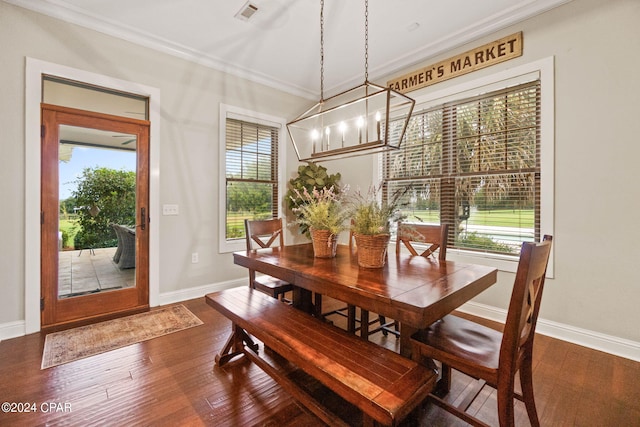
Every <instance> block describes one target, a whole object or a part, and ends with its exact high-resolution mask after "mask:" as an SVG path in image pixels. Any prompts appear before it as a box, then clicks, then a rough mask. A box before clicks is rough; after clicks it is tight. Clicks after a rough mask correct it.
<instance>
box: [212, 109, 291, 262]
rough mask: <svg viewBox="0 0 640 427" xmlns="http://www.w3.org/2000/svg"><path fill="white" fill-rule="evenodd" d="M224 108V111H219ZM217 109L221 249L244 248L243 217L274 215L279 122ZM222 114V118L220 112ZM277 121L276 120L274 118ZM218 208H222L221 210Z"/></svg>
mask: <svg viewBox="0 0 640 427" xmlns="http://www.w3.org/2000/svg"><path fill="white" fill-rule="evenodd" d="M223 110H224V111H223ZM238 111H240V110H237V109H234V108H232V107H225V106H223V107H222V108H221V125H223V126H221V127H222V128H223V132H224V137H222V136H221V139H220V140H221V142H223V145H224V152H221V161H222V162H223V163H224V168H221V170H224V172H225V173H224V177H221V178H222V187H221V195H224V199H222V197H221V207H224V211H223V226H222V227H221V236H222V238H221V243H220V250H221V252H227V251H232V250H241V249H244V248H245V231H244V220H245V219H267V218H277V217H278V213H279V212H278V206H279V194H280V179H279V175H278V162H279V152H280V149H279V140H280V129H281V128H282V123H280V122H274V121H272V120H273V119H272V120H271V121H270V120H265V119H264V116H261V115H259V114H257V113H251V112H242V113H240V114H239V113H238ZM223 113H224V117H223V116H222V114H223ZM275 120H279V119H275ZM221 211H222V209H221Z"/></svg>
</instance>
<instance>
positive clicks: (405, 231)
mask: <svg viewBox="0 0 640 427" xmlns="http://www.w3.org/2000/svg"><path fill="white" fill-rule="evenodd" d="M448 232H449V226H448V224H441V225H429V224H404V223H402V222H399V223H398V234H397V238H396V254H400V250H401V249H402V245H404V246H405V247H406V248H407V249H408V250H409V252H411V255H415V256H418V255H419V256H423V257H428V256H429V255H431V254H432V253H434V252H435V251H437V250H438V249H439V253H438V259H439V260H440V261H444V260H445V259H447V233H448ZM411 242H417V243H427V244H431V246H429V247H428V248H427V249H426V250H425V251H424V252H422V253H418V251H416V249H415V248H414V247H413V245H412V244H411Z"/></svg>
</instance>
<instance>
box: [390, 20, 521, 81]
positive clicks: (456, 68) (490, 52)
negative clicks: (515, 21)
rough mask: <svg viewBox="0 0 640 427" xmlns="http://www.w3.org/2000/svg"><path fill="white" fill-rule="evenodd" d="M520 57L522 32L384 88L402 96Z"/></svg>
mask: <svg viewBox="0 0 640 427" xmlns="http://www.w3.org/2000/svg"><path fill="white" fill-rule="evenodd" d="M521 55H522V31H521V32H519V33H515V34H512V35H510V36H508V37H503V38H501V39H500V40H496V41H494V42H491V43H487V44H485V45H483V46H480V47H477V48H475V49H472V50H469V51H467V52H465V53H462V54H460V55H457V56H454V57H452V58H449V59H445V60H444V61H440V62H438V63H437V64H433V65H431V66H428V67H424V68H420V69H419V70H416V71H413V72H411V73H409V74H405V75H404V76H401V77H398V78H396V79H393V80H389V81H388V82H387V86H388V87H390V88H391V89H393V90H396V91H398V92H401V93H406V92H411V91H413V90H417V89H421V88H423V87H427V86H430V85H432V84H435V83H439V82H442V81H445V80H448V79H452V78H454V77H458V76H461V75H463V74H467V73H470V72H472V71H475V70H480V69H482V68H485V67H489V66H491V65H495V64H499V63H501V62H504V61H508V60H509V59H513V58H517V57H518V56H521Z"/></svg>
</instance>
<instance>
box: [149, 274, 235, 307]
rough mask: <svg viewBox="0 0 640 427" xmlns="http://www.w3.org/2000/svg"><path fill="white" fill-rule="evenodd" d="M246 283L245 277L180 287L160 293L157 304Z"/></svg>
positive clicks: (188, 298) (171, 302) (202, 294)
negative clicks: (191, 286) (193, 286)
mask: <svg viewBox="0 0 640 427" xmlns="http://www.w3.org/2000/svg"><path fill="white" fill-rule="evenodd" d="M242 285H247V278H246V277H245V278H242V279H236V280H228V281H226V282H218V283H212V284H209V285H204V286H198V287H196V288H188V289H182V290H179V291H173V292H166V293H161V294H160V297H159V298H158V299H159V302H160V304H159V305H167V304H173V303H176V302H180V301H186V300H190V299H194V298H200V297H204V296H205V295H206V294H208V293H211V292H217V291H221V290H223V289H229V288H235V287H237V286H242Z"/></svg>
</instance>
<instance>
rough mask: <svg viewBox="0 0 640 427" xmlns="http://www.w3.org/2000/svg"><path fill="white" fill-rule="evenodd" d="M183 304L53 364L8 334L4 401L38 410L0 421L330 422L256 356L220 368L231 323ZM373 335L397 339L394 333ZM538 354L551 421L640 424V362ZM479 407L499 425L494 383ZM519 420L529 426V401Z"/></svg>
mask: <svg viewBox="0 0 640 427" xmlns="http://www.w3.org/2000/svg"><path fill="white" fill-rule="evenodd" d="M183 304H184V305H185V306H186V307H188V308H189V309H190V310H191V311H193V313H195V314H196V315H197V316H198V317H199V318H200V319H202V321H203V322H204V325H202V326H197V327H194V328H191V329H188V330H185V331H181V332H177V333H173V334H170V335H167V336H164V337H160V338H156V339H153V340H150V341H147V342H143V343H139V344H135V345H132V346H129V347H125V348H122V349H119V350H114V351H111V352H108V353H104V354H100V355H97V356H93V357H89V358H86V359H83V360H79V361H75V362H71V363H68V364H65V365H61V366H57V367H54V368H50V369H46V370H40V363H41V357H42V349H43V344H44V335H43V334H40V333H36V334H31V335H27V336H24V337H19V338H14V339H10V340H5V341H2V342H0V402H9V403H15V404H16V405H13V409H21V410H26V409H25V408H28V409H29V410H32V412H29V413H6V412H4V411H0V426H23V425H24V426H44V425H47V426H91V425H107V426H134V425H141V426H180V425H188V426H274V427H275V426H321V425H322V423H321V422H320V421H319V420H318V419H317V418H315V417H314V416H313V415H310V414H309V413H308V412H307V411H306V410H304V409H301V408H300V407H298V405H297V404H296V402H295V401H294V400H293V399H292V398H291V397H290V396H288V395H287V394H286V393H285V392H284V391H283V390H282V389H281V388H280V387H279V386H278V385H277V384H276V383H275V382H274V381H273V380H272V379H271V378H270V377H269V376H267V375H266V374H265V373H263V372H262V371H261V370H260V369H259V368H257V367H256V366H255V365H253V364H251V363H249V362H248V361H246V360H243V359H240V360H237V361H234V362H232V363H230V364H229V365H227V366H225V367H224V369H220V368H217V367H214V366H213V359H214V355H215V354H216V352H217V351H218V350H220V348H221V347H222V346H223V344H224V342H225V339H226V338H227V335H228V334H229V331H230V322H229V321H228V320H227V319H225V318H224V317H223V316H221V315H220V314H218V313H217V312H216V311H215V310H213V309H212V308H210V307H209V306H207V305H206V304H205V303H204V298H199V299H196V300H190V301H186V302H184V303H183ZM498 327H499V326H498ZM373 340H377V341H378V342H379V343H380V344H382V345H384V346H386V347H389V348H392V349H395V348H396V345H397V342H396V339H395V337H393V336H389V337H386V338H385V337H384V336H382V335H381V334H377V335H375V336H374V337H373ZM260 351H262V348H261V349H260ZM534 357H535V361H534V382H535V393H536V402H537V407H538V412H539V415H540V421H541V424H542V425H543V426H554V427H555V426H640V363H637V362H633V361H630V360H627V359H623V358H619V357H615V356H611V355H609V354H605V353H602V352H598V351H595V350H590V349H587V348H584V347H580V346H577V345H574V344H570V343H567V342H563V341H559V340H556V339H552V338H548V337H545V336H540V335H539V336H537V337H536V342H535V351H534ZM471 381H472V380H471V379H470V378H468V377H466V376H464V375H461V374H457V375H456V374H455V373H454V379H453V386H452V391H451V393H450V395H449V397H448V398H449V399H452V400H456V399H459V398H460V396H461V393H462V392H463V391H464V390H465V389H466V388H467V387H470V386H471ZM4 409H5V406H3V410H4ZM34 409H35V411H33V410H34ZM471 409H472V412H473V413H474V414H475V415H476V416H478V417H479V418H481V419H483V420H485V421H486V422H488V423H489V424H491V425H497V414H496V396H495V391H493V390H492V389H486V390H485V391H483V392H482V394H481V395H480V396H479V397H478V399H476V401H475V402H474V404H473V405H472V408H471ZM414 418H415V419H412V420H409V421H408V422H406V423H405V424H406V425H421V426H464V425H466V424H465V423H463V422H462V421H460V420H458V419H457V418H455V417H453V416H451V415H449V414H448V413H447V412H444V411H442V410H441V409H439V408H437V407H435V406H433V405H432V404H429V403H427V404H425V405H423V407H422V408H420V410H419V413H417V414H416V417H414ZM516 425H518V426H528V425H529V421H528V419H527V415H526V411H525V409H524V406H523V405H522V404H521V403H520V402H516Z"/></svg>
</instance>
